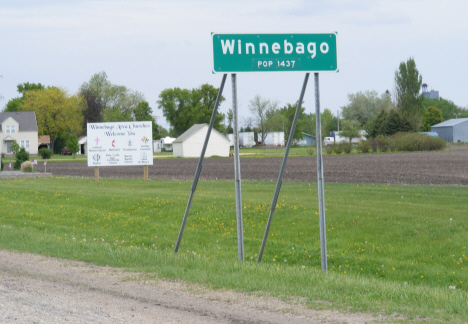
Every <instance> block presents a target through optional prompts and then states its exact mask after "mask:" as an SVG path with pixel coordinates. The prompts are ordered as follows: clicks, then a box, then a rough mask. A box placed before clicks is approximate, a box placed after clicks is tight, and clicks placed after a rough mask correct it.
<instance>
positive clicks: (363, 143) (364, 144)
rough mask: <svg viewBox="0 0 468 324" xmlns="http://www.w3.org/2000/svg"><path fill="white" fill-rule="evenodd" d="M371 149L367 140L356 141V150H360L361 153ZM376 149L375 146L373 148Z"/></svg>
mask: <svg viewBox="0 0 468 324" xmlns="http://www.w3.org/2000/svg"><path fill="white" fill-rule="evenodd" d="M370 149H371V144H370V143H369V141H360V142H359V143H358V150H359V151H361V153H369V151H370ZM375 149H376V150H377V147H376V148H375Z"/></svg>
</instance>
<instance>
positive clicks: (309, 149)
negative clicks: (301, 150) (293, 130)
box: [306, 146, 315, 156]
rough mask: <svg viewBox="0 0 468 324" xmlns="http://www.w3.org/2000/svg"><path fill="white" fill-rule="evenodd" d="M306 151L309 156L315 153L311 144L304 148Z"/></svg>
mask: <svg viewBox="0 0 468 324" xmlns="http://www.w3.org/2000/svg"><path fill="white" fill-rule="evenodd" d="M306 153H307V155H309V156H312V155H315V148H314V147H313V146H309V147H308V148H307V149H306Z"/></svg>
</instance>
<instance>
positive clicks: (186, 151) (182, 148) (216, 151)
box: [172, 124, 230, 158]
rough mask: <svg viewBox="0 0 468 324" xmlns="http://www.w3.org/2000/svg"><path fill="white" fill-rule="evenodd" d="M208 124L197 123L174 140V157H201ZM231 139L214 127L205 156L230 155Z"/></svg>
mask: <svg viewBox="0 0 468 324" xmlns="http://www.w3.org/2000/svg"><path fill="white" fill-rule="evenodd" d="M207 132H208V125H207V124H195V125H193V126H192V127H190V128H189V129H188V130H187V131H186V132H185V133H183V134H182V135H180V136H179V137H177V139H176V140H175V141H174V142H172V148H173V152H172V155H173V156H174V157H184V158H186V157H200V155H201V151H202V149H203V144H204V143H205V138H206V133H207ZM229 153H230V148H229V139H228V138H227V137H226V136H224V135H223V134H221V133H220V132H218V131H217V130H216V129H214V128H213V130H212V131H211V135H210V140H209V142H208V146H207V148H206V152H205V157H210V156H226V157H227V156H229Z"/></svg>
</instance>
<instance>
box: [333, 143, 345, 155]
mask: <svg viewBox="0 0 468 324" xmlns="http://www.w3.org/2000/svg"><path fill="white" fill-rule="evenodd" d="M331 146H332V147H333V152H335V153H336V154H341V153H343V147H342V146H341V145H340V144H336V143H335V144H333V145H331Z"/></svg>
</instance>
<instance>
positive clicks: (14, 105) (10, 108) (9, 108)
mask: <svg viewBox="0 0 468 324" xmlns="http://www.w3.org/2000/svg"><path fill="white" fill-rule="evenodd" d="M16 89H17V91H18V93H20V94H21V97H16V98H13V99H10V100H9V101H8V102H7V104H6V105H5V108H4V109H3V111H4V112H15V111H19V106H20V104H21V102H23V100H24V95H25V94H26V92H28V91H36V90H44V89H45V87H44V86H43V85H42V84H40V83H29V82H25V83H21V84H18V85H17V86H16Z"/></svg>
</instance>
